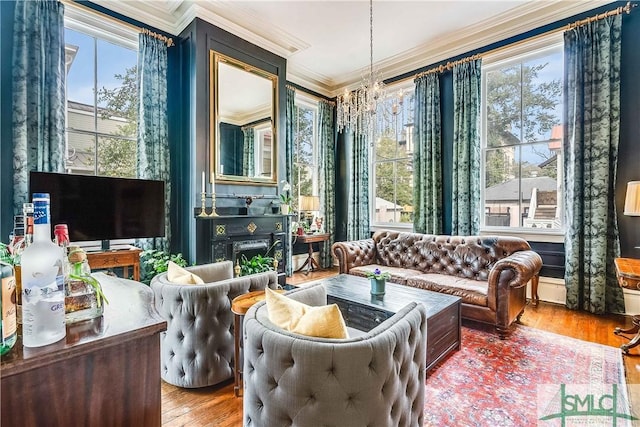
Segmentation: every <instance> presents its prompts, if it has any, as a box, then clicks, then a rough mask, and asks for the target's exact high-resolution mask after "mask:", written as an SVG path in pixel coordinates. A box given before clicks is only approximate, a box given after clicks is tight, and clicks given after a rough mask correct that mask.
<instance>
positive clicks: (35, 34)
mask: <svg viewBox="0 0 640 427" xmlns="http://www.w3.org/2000/svg"><path fill="white" fill-rule="evenodd" d="M12 69H13V105H12V110H13V118H12V124H13V177H14V178H13V205H14V206H13V211H14V215H18V214H22V204H23V203H25V202H27V201H28V199H29V172H30V171H40V172H64V169H65V154H66V153H65V111H66V107H65V84H66V70H65V61H64V6H63V5H62V4H61V3H59V2H58V1H51V0H28V1H27V0H25V1H22V0H21V1H17V2H16V5H15V18H14V33H13V65H12ZM54 202H55V201H54Z"/></svg>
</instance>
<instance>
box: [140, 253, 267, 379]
mask: <svg viewBox="0 0 640 427" xmlns="http://www.w3.org/2000/svg"><path fill="white" fill-rule="evenodd" d="M187 269H188V270H190V271H192V272H193V273H195V274H197V275H199V276H200V277H201V278H202V279H203V280H204V281H205V284H204V285H178V284H174V283H171V282H170V281H169V280H168V279H167V274H166V273H163V274H159V275H158V276H156V277H154V278H153V280H152V281H151V288H152V289H153V292H154V294H155V305H156V309H157V310H158V312H159V313H160V315H161V316H162V317H163V318H164V319H165V320H166V321H167V330H166V332H164V333H162V334H161V335H160V359H161V377H162V379H163V380H165V381H166V382H168V383H170V384H173V385H176V386H179V387H188V388H194V387H205V386H209V385H213V384H217V383H219V382H221V381H224V380H226V379H229V378H232V377H233V357H234V348H233V313H232V312H231V300H232V299H233V298H235V297H236V296H238V295H241V294H244V293H247V292H249V291H255V290H260V289H264V288H265V287H267V286H269V287H271V288H276V287H277V276H276V273H275V272H273V271H270V272H266V273H259V274H253V275H250V276H244V277H237V278H234V277H233V264H232V263H231V261H224V262H219V263H213V264H207V265H202V266H194V267H188V268H187Z"/></svg>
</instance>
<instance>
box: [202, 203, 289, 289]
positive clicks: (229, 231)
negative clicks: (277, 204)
mask: <svg viewBox="0 0 640 427" xmlns="http://www.w3.org/2000/svg"><path fill="white" fill-rule="evenodd" d="M289 218H290V216H289V215H275V214H274V215H220V216H215V217H199V216H196V263H197V264H206V263H210V262H217V261H225V260H230V261H233V263H234V264H236V262H237V260H236V258H237V256H239V255H240V253H243V252H245V251H255V252H257V253H260V254H262V255H265V253H266V252H267V250H268V249H269V248H270V251H269V254H268V255H270V256H273V257H274V258H275V259H277V260H278V281H279V282H280V283H281V284H282V285H284V281H285V271H286V260H287V256H286V254H287V252H286V251H288V250H290V245H289V241H288V239H287V237H288V236H289V235H290V233H287V231H286V230H287V229H288V228H289V224H288V221H289Z"/></svg>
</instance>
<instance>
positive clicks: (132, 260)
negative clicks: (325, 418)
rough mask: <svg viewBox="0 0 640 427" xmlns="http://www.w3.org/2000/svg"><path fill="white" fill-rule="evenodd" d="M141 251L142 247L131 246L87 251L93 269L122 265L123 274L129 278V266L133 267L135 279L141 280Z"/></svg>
mask: <svg viewBox="0 0 640 427" xmlns="http://www.w3.org/2000/svg"><path fill="white" fill-rule="evenodd" d="M140 252H142V249H139V248H131V249H121V250H113V251H100V252H87V261H88V262H89V267H91V270H92V271H93V270H103V269H107V268H114V267H122V275H123V276H124V278H125V279H128V278H129V266H132V267H133V280H135V281H136V282H139V281H140Z"/></svg>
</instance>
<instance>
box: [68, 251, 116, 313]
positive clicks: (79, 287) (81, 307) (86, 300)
mask: <svg viewBox="0 0 640 427" xmlns="http://www.w3.org/2000/svg"><path fill="white" fill-rule="evenodd" d="M67 268H68V273H67V275H66V281H65V298H64V305H65V318H66V321H67V323H72V322H78V321H80V320H87V319H93V318H96V317H99V316H102V313H103V312H104V304H105V303H106V302H107V301H106V299H105V297H104V294H103V293H102V287H101V286H100V283H99V282H98V281H97V280H96V279H95V277H93V276H91V268H90V267H89V263H88V261H87V254H86V253H85V251H84V250H83V249H81V248H79V247H77V246H70V247H69V256H68V264H67Z"/></svg>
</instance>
